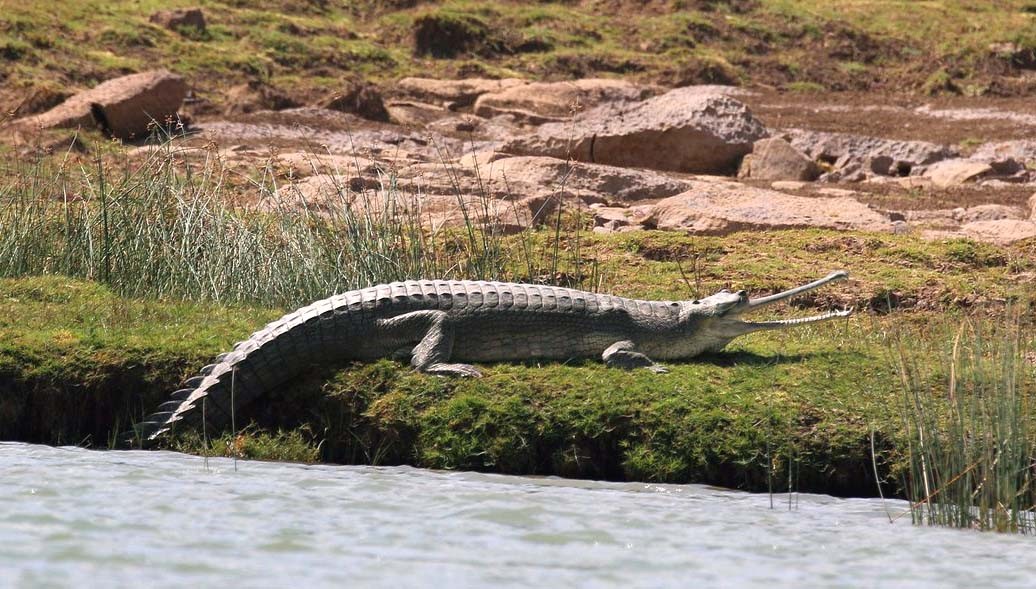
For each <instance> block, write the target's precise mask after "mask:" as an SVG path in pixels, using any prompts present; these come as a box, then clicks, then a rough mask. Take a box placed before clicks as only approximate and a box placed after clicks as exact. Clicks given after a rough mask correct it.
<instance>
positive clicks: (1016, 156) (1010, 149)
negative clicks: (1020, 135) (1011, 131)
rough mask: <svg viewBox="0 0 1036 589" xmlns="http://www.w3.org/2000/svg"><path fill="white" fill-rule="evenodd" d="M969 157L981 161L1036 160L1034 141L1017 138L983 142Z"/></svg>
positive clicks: (1035, 143)
mask: <svg viewBox="0 0 1036 589" xmlns="http://www.w3.org/2000/svg"><path fill="white" fill-rule="evenodd" d="M970 159H975V160H983V161H996V160H1004V159H1013V160H1017V161H1020V162H1032V161H1036V141H1033V140H1031V139H1019V140H1015V141H998V142H993V143H983V144H982V145H980V146H979V147H978V148H977V149H976V150H975V151H974V153H972V154H971V158H970Z"/></svg>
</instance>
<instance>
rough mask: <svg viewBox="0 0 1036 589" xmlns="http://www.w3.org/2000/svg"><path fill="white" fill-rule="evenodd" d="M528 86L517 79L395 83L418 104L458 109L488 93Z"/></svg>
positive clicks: (399, 89)
mask: <svg viewBox="0 0 1036 589" xmlns="http://www.w3.org/2000/svg"><path fill="white" fill-rule="evenodd" d="M523 84H528V82H526V81H525V80H520V79H518V78H504V79H502V80H490V79H487V78H468V79H464V80H434V79H431V78H403V79H401V80H399V81H398V82H396V89H397V90H398V91H399V93H400V94H402V95H405V96H409V97H411V98H413V99H414V100H417V101H419V102H427V103H432V104H438V105H440V106H447V105H448V106H449V107H450V108H459V107H464V106H470V105H471V104H473V103H474V102H475V99H476V98H478V97H479V96H482V95H483V94H487V93H490V92H502V91H505V90H507V89H508V88H513V87H515V86H521V85H523Z"/></svg>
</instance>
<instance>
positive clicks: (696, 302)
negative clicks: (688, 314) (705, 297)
mask: <svg viewBox="0 0 1036 589" xmlns="http://www.w3.org/2000/svg"><path fill="white" fill-rule="evenodd" d="M691 304H692V305H700V304H701V301H699V300H697V299H695V300H693V301H691Z"/></svg>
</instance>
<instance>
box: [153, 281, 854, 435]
mask: <svg viewBox="0 0 1036 589" xmlns="http://www.w3.org/2000/svg"><path fill="white" fill-rule="evenodd" d="M848 276H849V275H848V273H846V272H844V271H839V272H833V273H831V274H830V275H828V276H827V277H825V278H822V279H820V280H817V281H814V282H811V283H809V284H806V285H803V286H800V287H798V288H794V289H791V290H788V291H785V292H782V293H778V294H775V295H771V296H768V297H762V298H758V299H749V298H748V295H747V294H746V293H745V291H743V290H742V291H738V292H730V291H727V290H723V291H720V292H719V293H717V294H714V295H712V296H710V297H706V298H703V299H697V300H690V301H643V300H636V299H626V298H622V297H615V296H611V295H602V294H595V293H590V292H584V291H580V290H573V289H568V288H560V287H554V286H539V285H534V284H515V283H508V282H473V281H443V280H420V281H408V282H394V283H392V284H382V285H378V286H373V287H370V288H365V289H361V290H353V291H349V292H346V293H343V294H339V295H335V296H332V297H330V298H327V299H323V300H320V301H317V302H315V303H313V304H311V305H309V306H307V307H303V308H301V309H298V310H297V311H295V312H293V313H289V314H288V315H285V316H284V317H282V318H280V319H278V320H277V321H274V322H273V323H270V324H269V325H267V326H266V327H264V328H263V329H261V330H259V331H257V332H255V333H254V334H252V336H251V337H249V338H248V339H247V340H245V341H243V342H239V343H238V344H237V345H235V346H234V349H233V350H232V351H231V352H228V353H226V354H222V355H220V356H219V357H217V358H216V362H215V363H214V364H210V365H208V366H206V367H204V368H203V369H202V370H201V374H199V375H198V376H195V377H194V378H191V379H189V380H187V381H186V382H185V383H184V387H183V388H182V389H180V390H178V391H176V392H174V393H173V394H172V399H171V400H170V401H167V402H166V403H163V404H162V405H161V406H160V407H159V408H158V411H157V412H155V413H154V414H152V415H150V416H149V417H147V418H146V419H145V420H144V421H143V422H142V423H140V424H138V425H137V428H136V436H137V437H138V441H140V442H143V443H149V442H152V441H154V440H155V439H156V438H158V437H159V436H161V435H162V434H163V433H165V432H167V431H169V430H170V429H171V428H172V427H173V425H174V424H175V423H178V422H182V423H185V424H191V423H195V424H196V423H199V422H200V421H201V419H202V404H203V403H202V402H203V400H204V405H205V407H204V413H205V416H206V417H205V419H206V421H207V422H208V423H209V424H210V425H215V426H221V425H226V424H227V423H229V422H230V419H231V414H232V411H235V410H238V409H239V408H240V407H242V406H244V405H247V404H248V403H250V402H251V401H253V400H255V399H256V398H258V397H260V396H261V395H263V394H265V393H267V392H268V391H270V390H272V389H274V388H276V387H278V386H280V385H283V384H284V383H286V382H288V381H289V380H291V379H292V378H294V377H295V376H297V375H298V374H299V373H300V372H302V371H303V370H304V369H305V368H307V367H308V366H310V365H312V364H320V363H333V362H342V361H346V360H361V361H362V360H373V359H376V358H383V357H389V356H396V357H399V356H404V357H409V358H410V365H411V366H413V367H414V368H415V369H416V370H418V371H420V372H425V373H428V374H437V375H442V376H469V377H478V376H481V374H480V373H479V371H478V370H477V369H476V368H475V367H474V366H472V365H470V364H463V363H460V362H498V361H514V360H518V361H521V360H531V359H545V360H568V359H572V358H592V357H600V358H601V359H602V360H604V363H605V364H607V365H608V366H613V367H618V368H625V369H632V368H640V367H642V368H647V369H649V370H652V371H654V372H659V373H661V372H666V371H667V370H666V368H665V367H664V366H662V365H660V364H656V363H655V360H656V359H657V360H681V359H687V358H693V357H694V356H697V355H699V354H701V353H703V352H714V351H719V350H720V349H722V348H723V347H724V346H726V345H727V343H729V342H730V341H731V340H732V339H734V338H736V337H738V336H740V335H744V334H746V333H751V332H754V331H761V330H767V329H780V328H784V327H790V326H795V325H803V324H806V323H813V322H817V321H824V320H827V319H833V318H836V317H845V316H847V315H849V314H850V313H852V309H847V310H843V311H833V312H830V313H825V314H822V315H817V316H814V317H805V318H801V319H789V320H781V321H763V322H750V321H743V320H741V319H740V316H741V315H742V314H743V313H745V312H748V311H751V310H754V309H758V308H759V307H762V306H764V305H768V304H772V303H775V302H777V301H782V300H785V299H788V298H790V297H792V296H795V295H797V294H801V293H803V292H806V291H810V290H813V289H815V288H819V287H821V286H823V285H825V284H828V283H830V282H834V281H837V280H845V279H846V278H848ZM232 398H233V401H232V400H231V399H232ZM231 405H233V407H231Z"/></svg>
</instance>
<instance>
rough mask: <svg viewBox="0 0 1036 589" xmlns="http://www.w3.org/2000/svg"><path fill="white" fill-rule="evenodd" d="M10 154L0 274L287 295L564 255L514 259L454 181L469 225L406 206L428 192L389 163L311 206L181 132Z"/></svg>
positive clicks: (160, 292) (482, 272)
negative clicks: (49, 152) (57, 153)
mask: <svg viewBox="0 0 1036 589" xmlns="http://www.w3.org/2000/svg"><path fill="white" fill-rule="evenodd" d="M318 162H319V157H314V165H317V163H318ZM443 165H448V164H445V163H444V164H443ZM0 168H6V169H5V170H3V171H4V172H5V173H4V174H3V175H2V178H3V179H0V227H3V228H4V231H3V232H0V277H21V276H33V275H45V274H57V275H64V276H70V277H75V278H84V279H88V280H94V281H97V282H100V283H103V284H105V285H107V286H109V287H110V288H111V289H112V290H113V291H115V292H116V293H118V294H120V295H125V296H136V297H149V298H172V299H179V300H212V301H216V302H219V303H223V304H236V303H247V304H255V305H263V306H268V307H280V308H286V307H293V306H297V305H299V304H302V303H308V302H310V301H313V300H316V299H320V298H324V297H326V296H328V295H329V294H330V293H334V292H342V291H345V290H349V289H352V288H360V287H364V286H369V285H372V284H378V283H384V282H391V281H394V280H404V279H412V278H421V277H442V278H457V279H496V278H505V277H510V276H511V275H512V274H513V270H512V269H514V268H518V269H519V272H527V273H528V275H529V276H535V275H536V274H535V273H536V272H537V269H536V268H538V267H540V266H542V267H544V268H557V267H559V263H558V260H557V259H555V260H547V261H544V260H532V258H529V259H521V260H520V259H518V258H520V257H521V256H522V255H523V254H528V253H529V252H530V251H531V248H529V247H515V245H514V243H509V244H507V245H506V246H505V245H504V238H505V235H504V233H503V232H502V231H501V229H500V228H499V226H498V224H497V223H496V221H495V219H494V218H493V217H492V216H491V215H490V214H489V207H487V206H479V204H478V202H477V198H476V199H475V202H474V204H472V203H471V201H470V199H464V198H460V196H461V195H458V206H459V207H461V213H462V217H463V224H464V226H463V227H455V228H452V229H440V230H438V231H432V230H430V229H429V228H428V227H429V224H428V223H427V222H425V221H426V219H425V215H424V213H423V212H422V211H421V209H420V207H419V206H408V203H410V204H413V203H419V199H418V195H410V194H405V193H404V191H403V190H401V189H400V188H399V187H398V186H397V184H396V179H395V177H394V175H393V173H392V171H391V170H390V169H386V170H384V171H382V172H380V173H379V175H378V177H377V179H376V182H375V183H374V184H375V186H374V187H373V188H370V187H364V188H359V189H353V188H351V187H349V186H347V185H344V184H343V183H338V182H335V183H333V184H329V185H328V186H326V187H325V190H324V193H323V194H321V195H320V196H321V203H320V206H319V207H314V206H312V204H311V203H309V202H307V201H306V199H305V198H303V196H302V195H301V194H300V193H299V191H298V190H297V189H296V188H295V185H294V184H291V183H289V182H283V181H282V180H281V179H279V177H278V175H277V174H276V173H275V171H274V169H273V167H272V166H265V167H264V166H263V165H262V164H256V165H254V166H253V167H252V168H251V169H249V170H246V171H245V172H242V171H240V170H239V169H237V168H234V167H233V166H231V165H228V164H227V162H225V161H224V160H223V159H222V158H221V157H220V155H219V154H218V152H216V151H215V150H204V149H190V150H189V151H188V150H185V149H183V148H179V147H177V146H176V144H175V143H174V142H166V143H163V144H161V145H158V146H155V147H152V148H149V149H147V150H146V151H144V152H138V153H137V154H136V155H134V156H132V157H130V156H127V155H124V154H116V155H114V156H112V157H102V156H99V157H96V158H94V159H93V160H92V161H90V160H87V161H86V162H85V163H84V162H83V161H74V160H72V159H70V158H66V159H64V160H53V159H46V158H38V159H35V160H25V159H20V160H19V159H15V160H14V161H13V162H10V163H7V164H3V165H0ZM329 172H330V170H329ZM334 172H337V173H336V174H331V176H332V177H334V178H338V177H340V176H341V175H343V174H348V173H349V171H348V170H346V171H338V170H335V171H334ZM367 184H370V183H367ZM483 198H484V199H485V198H488V197H485V196H483ZM559 222H560V221H559ZM575 230H576V231H578V228H576V229H575ZM569 234H570V231H569V230H568V229H567V228H566V230H565V231H564V232H559V234H558V238H559V239H560V238H562V237H568V236H569ZM557 255H563V254H560V253H559V254H557ZM575 260H576V263H577V264H578V263H579V260H578V258H575ZM573 274H578V272H574V273H571V272H570V273H568V275H573Z"/></svg>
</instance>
